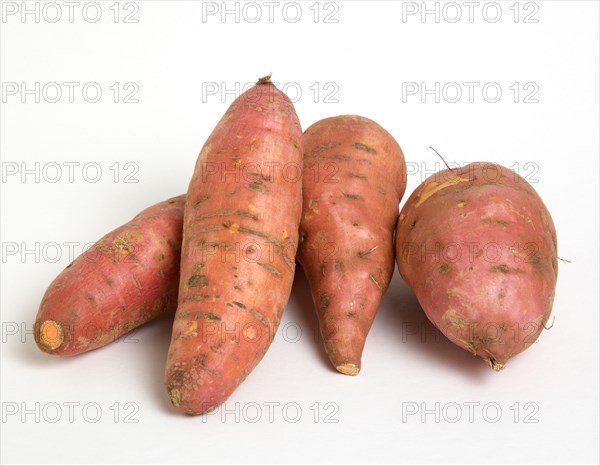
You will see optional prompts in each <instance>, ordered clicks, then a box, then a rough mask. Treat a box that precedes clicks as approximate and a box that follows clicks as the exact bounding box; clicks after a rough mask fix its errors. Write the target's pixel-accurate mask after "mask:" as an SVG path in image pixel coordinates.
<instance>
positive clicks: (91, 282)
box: [34, 195, 185, 356]
mask: <svg viewBox="0 0 600 466" xmlns="http://www.w3.org/2000/svg"><path fill="white" fill-rule="evenodd" d="M184 200H185V196H183V195H182V196H179V197H175V198H173V199H169V200H167V201H164V202H161V203H159V204H156V205H154V206H152V207H149V208H147V209H146V210H144V211H142V212H141V213H139V214H138V215H137V216H136V217H134V218H133V220H131V221H130V222H128V223H126V224H124V225H122V226H120V227H119V228H117V229H116V230H113V231H112V232H110V233H108V234H107V235H105V236H104V237H102V238H101V239H100V240H99V241H98V242H96V243H95V244H94V245H93V246H92V247H91V248H90V249H88V250H87V251H86V252H84V253H83V254H82V255H81V256H79V257H77V258H76V259H75V260H74V261H73V262H71V264H69V265H68V266H67V267H66V268H65V269H64V270H63V271H62V272H61V273H60V275H58V277H56V279H55V280H54V281H53V282H52V283H51V284H50V286H49V288H48V290H47V291H46V293H45V294H44V297H43V298H42V302H41V304H40V308H39V310H38V314H37V318H36V321H35V324H34V336H35V341H36V343H37V345H38V347H39V348H40V349H41V350H42V351H44V352H46V353H49V354H54V355H60V356H72V355H76V354H80V353H83V352H85V351H90V350H93V349H96V348H100V347H101V346H104V345H106V344H107V343H110V342H111V341H114V340H116V339H117V338H119V337H120V336H121V335H123V334H125V333H127V332H129V331H130V330H133V329H134V328H136V327H137V326H139V325H141V324H143V323H145V322H147V321H149V320H151V319H153V318H154V317H156V316H158V315H159V314H161V313H162V312H164V311H166V310H171V311H173V310H174V309H175V307H176V302H177V289H178V285H179V256H180V251H181V231H182V227H183V206H184Z"/></svg>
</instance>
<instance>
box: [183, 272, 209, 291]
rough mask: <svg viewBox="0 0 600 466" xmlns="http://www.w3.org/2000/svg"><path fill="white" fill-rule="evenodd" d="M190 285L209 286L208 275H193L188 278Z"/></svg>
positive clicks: (195, 286)
mask: <svg viewBox="0 0 600 466" xmlns="http://www.w3.org/2000/svg"><path fill="white" fill-rule="evenodd" d="M188 286H189V287H193V288H204V287H206V286H208V277H207V276H206V275H192V276H191V277H190V278H189V280H188Z"/></svg>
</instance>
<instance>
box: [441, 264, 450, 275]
mask: <svg viewBox="0 0 600 466" xmlns="http://www.w3.org/2000/svg"><path fill="white" fill-rule="evenodd" d="M449 271H450V266H449V265H448V264H447V263H446V262H444V263H442V264H440V266H439V267H438V272H439V273H441V274H442V275H444V274H447V273H448V272H449Z"/></svg>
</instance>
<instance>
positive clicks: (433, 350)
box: [377, 270, 491, 379]
mask: <svg viewBox="0 0 600 466" xmlns="http://www.w3.org/2000/svg"><path fill="white" fill-rule="evenodd" d="M377 319H378V320H379V322H378V326H380V327H381V328H382V330H381V331H383V332H392V333H393V334H394V338H395V339H396V341H397V342H398V345H397V346H396V348H397V349H398V350H399V351H407V352H409V353H419V354H420V355H425V356H426V357H427V359H431V362H432V367H435V366H436V365H445V366H450V367H451V368H452V369H454V370H456V372H457V373H461V374H464V375H465V376H466V377H469V378H471V379H481V378H482V377H485V376H486V373H489V372H491V369H490V368H489V367H488V366H487V365H486V364H485V363H484V362H483V361H482V360H481V359H480V358H478V357H476V356H473V355H472V354H470V353H468V352H467V351H465V350H464V349H462V348H459V347H458V346H456V345H455V344H454V343H452V342H451V341H450V340H449V339H448V338H446V337H445V336H444V335H443V334H442V333H441V332H440V331H439V330H438V329H437V328H436V327H435V326H434V325H433V324H432V323H431V322H430V321H429V319H428V318H427V316H426V315H425V312H424V311H423V309H422V308H421V306H420V304H419V302H418V300H417V298H416V296H415V295H414V293H413V292H412V290H411V289H410V288H409V287H408V286H407V285H406V283H405V282H404V280H402V278H401V277H400V274H399V273H398V271H397V270H395V272H394V276H393V278H392V282H391V284H390V287H389V290H388V292H387V293H386V295H385V296H384V298H383V300H382V303H381V305H380V309H379V313H378V316H377ZM393 350H394V349H393V348H390V351H393Z"/></svg>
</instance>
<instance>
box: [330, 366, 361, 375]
mask: <svg viewBox="0 0 600 466" xmlns="http://www.w3.org/2000/svg"><path fill="white" fill-rule="evenodd" d="M336 369H337V371H338V372H341V373H342V374H345V375H358V373H359V372H360V367H359V366H357V365H356V364H352V363H345V364H340V365H339V366H336Z"/></svg>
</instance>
